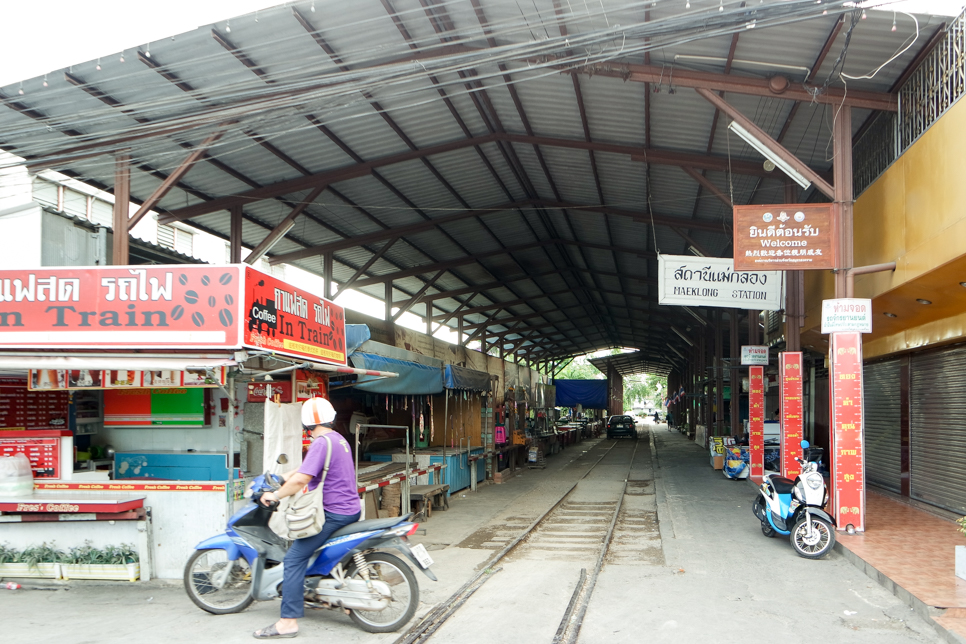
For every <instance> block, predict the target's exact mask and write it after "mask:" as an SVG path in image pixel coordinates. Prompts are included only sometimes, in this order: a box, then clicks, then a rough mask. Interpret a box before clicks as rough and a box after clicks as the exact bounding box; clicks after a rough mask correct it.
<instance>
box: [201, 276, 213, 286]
mask: <svg viewBox="0 0 966 644" xmlns="http://www.w3.org/2000/svg"><path fill="white" fill-rule="evenodd" d="M209 283H211V278H209V277H208V276H207V275H202V276H201V285H202V286H208V284H209Z"/></svg>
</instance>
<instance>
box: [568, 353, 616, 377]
mask: <svg viewBox="0 0 966 644" xmlns="http://www.w3.org/2000/svg"><path fill="white" fill-rule="evenodd" d="M604 377H605V376H604V374H602V373H601V372H600V371H598V370H597V367H595V366H594V365H592V364H590V362H588V360H587V356H577V357H576V358H574V359H573V361H571V363H570V364H568V365H567V366H566V367H564V368H563V370H562V371H561V372H560V374H559V375H558V376H557V378H558V379H560V380H602V379H604Z"/></svg>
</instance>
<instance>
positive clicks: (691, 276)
mask: <svg viewBox="0 0 966 644" xmlns="http://www.w3.org/2000/svg"><path fill="white" fill-rule="evenodd" d="M658 303H659V304H670V305H678V306H721V307H727V308H732V309H759V310H762V311H777V310H779V309H780V308H782V274H781V273H780V272H770V271H755V272H744V273H737V272H735V267H734V261H733V260H731V259H729V258H726V257H694V256H692V255H660V256H658Z"/></svg>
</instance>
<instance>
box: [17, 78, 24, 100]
mask: <svg viewBox="0 0 966 644" xmlns="http://www.w3.org/2000/svg"><path fill="white" fill-rule="evenodd" d="M17 93H18V94H20V95H21V96H23V81H20V89H19V90H17Z"/></svg>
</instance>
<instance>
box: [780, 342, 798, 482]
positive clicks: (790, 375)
mask: <svg viewBox="0 0 966 644" xmlns="http://www.w3.org/2000/svg"><path fill="white" fill-rule="evenodd" d="M778 377H779V379H780V380H781V419H782V457H781V460H782V476H784V477H785V478H789V479H794V478H795V477H796V476H798V475H799V474H801V473H802V466H801V465H799V464H798V462H797V461H796V460H795V457H796V456H798V457H799V458H801V456H802V446H801V442H802V435H803V431H802V430H803V426H804V422H803V405H802V353H801V352H800V351H785V352H783V353H780V354H778Z"/></svg>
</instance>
